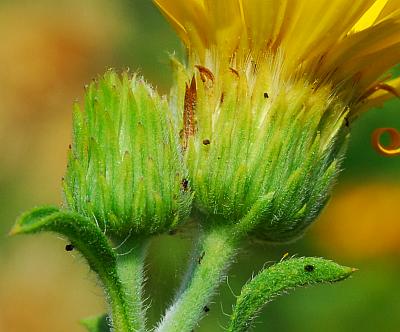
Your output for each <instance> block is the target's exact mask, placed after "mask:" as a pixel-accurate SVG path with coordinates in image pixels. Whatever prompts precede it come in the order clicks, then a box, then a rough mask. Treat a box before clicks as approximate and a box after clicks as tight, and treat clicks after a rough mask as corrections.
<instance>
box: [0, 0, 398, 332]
mask: <svg viewBox="0 0 400 332" xmlns="http://www.w3.org/2000/svg"><path fill="white" fill-rule="evenodd" d="M174 50H175V51H177V52H178V53H180V54H182V48H181V46H180V44H179V42H178V40H177V38H176V37H175V35H174V33H173V31H172V30H171V28H170V27H169V26H168V25H167V24H166V23H165V22H164V20H163V18H162V17H161V15H160V14H159V13H158V12H157V10H156V9H155V8H154V7H153V6H152V4H151V1H150V0H118V1H106V0H86V1H78V0H68V1H67V0H59V1H50V0H47V1H46V0H37V1H35V2H33V1H23V0H12V1H11V0H8V1H7V0H3V1H1V4H0V156H1V159H0V332H64V331H65V332H67V331H68V332H71V331H84V330H83V329H82V328H81V327H80V326H79V325H78V321H79V319H80V318H83V317H85V316H88V315H93V314H98V313H101V312H103V311H104V310H105V304H104V302H103V297H102V291H101V289H100V288H99V287H98V284H97V281H96V280H95V277H94V276H93V275H92V274H91V273H90V271H89V270H88V268H87V267H86V266H85V264H84V263H83V259H81V258H80V257H79V254H77V253H76V252H72V254H71V253H67V252H65V250H64V247H65V244H66V242H65V240H63V239H61V238H58V237H57V236H54V235H39V236H35V237H16V238H9V237H7V232H8V230H9V229H10V227H11V225H12V224H13V222H14V220H15V218H16V216H17V215H18V214H19V213H21V212H23V211H24V210H26V209H29V208H31V207H32V206H34V205H41V204H60V202H61V189H60V179H61V177H62V176H63V173H64V167H65V163H66V150H67V147H68V144H69V143H70V131H71V105H72V102H73V101H74V100H76V99H78V100H79V99H81V98H82V95H83V86H84V84H85V83H87V82H89V81H90V80H91V79H92V78H94V77H96V75H97V74H101V73H103V72H104V71H105V70H106V69H107V68H108V67H114V68H117V69H123V68H126V67H130V68H131V69H132V70H135V71H137V70H138V71H139V72H140V73H142V74H143V75H144V76H145V77H146V78H147V80H149V81H150V82H151V83H153V84H154V85H155V86H157V88H158V90H159V91H160V92H166V91H168V87H169V84H170V82H171V76H170V70H169V66H168V57H167V54H168V52H173V51H174ZM371 65H373V64H371ZM399 72H400V70H397V73H399ZM384 126H389V127H396V128H398V129H400V102H399V101H396V100H394V101H391V102H389V103H387V105H385V108H384V109H377V110H373V111H371V112H369V113H368V114H366V115H365V116H363V117H362V118H361V119H360V120H359V122H358V123H356V124H355V125H354V128H353V137H352V140H351V144H350V151H349V154H348V157H347V158H346V160H345V162H344V166H345V168H346V170H345V171H344V172H343V174H342V176H341V178H340V180H339V183H338V185H337V187H336V189H335V192H334V195H333V198H332V201H331V203H330V205H329V207H328V208H327V209H326V210H325V212H324V213H323V215H322V216H321V218H320V220H319V221H318V222H317V223H316V225H315V226H314V227H312V229H311V230H310V231H309V232H308V233H307V235H306V236H305V237H304V238H303V239H301V240H300V241H298V242H297V243H295V244H290V245H281V246H274V247H271V246H266V245H262V244H258V243H252V244H250V245H248V246H247V247H246V248H243V252H242V253H241V255H240V256H239V258H238V261H237V262H236V264H235V266H234V267H233V270H232V274H231V276H230V278H229V286H228V284H226V283H225V284H224V285H222V287H221V291H220V297H216V299H215V301H214V303H212V304H211V305H210V309H211V311H210V313H209V314H208V316H207V317H206V318H205V320H204V322H203V324H202V326H201V327H199V328H198V329H196V331H203V332H206V331H222V327H224V326H226V321H227V318H226V316H225V315H224V313H223V312H225V313H230V309H231V305H232V303H233V301H234V295H233V294H232V291H233V293H238V292H239V291H240V287H241V285H242V284H243V283H244V282H245V281H246V280H247V279H248V278H249V277H250V275H251V273H252V272H253V271H257V270H258V269H260V268H261V267H262V266H263V264H264V263H265V262H273V261H276V260H279V259H280V258H281V257H282V256H283V255H284V254H285V253H286V252H289V253H290V254H298V255H301V256H302V255H312V256H324V257H327V258H332V259H334V260H337V261H338V262H340V263H342V264H344V265H350V266H356V267H358V268H360V272H359V273H357V274H356V275H355V276H354V277H353V278H352V279H351V280H348V281H346V282H343V283H340V284H336V285H334V286H322V287H317V288H313V289H307V290H300V291H296V292H295V293H294V294H293V295H291V296H286V297H282V298H279V299H278V300H277V301H276V302H274V303H271V304H270V305H268V306H267V308H266V310H264V312H263V313H262V316H261V317H260V318H259V319H258V321H259V322H260V323H259V324H257V326H256V328H255V331H266V330H267V331H281V332H285V331H289V332H291V331H311V332H313V331H328V332H329V331H332V332H333V331H340V332H342V331H353V332H354V331H371V332H372V331H385V332H390V331H398V330H399V326H400V314H399V313H400V285H399V280H400V220H399V219H400V218H399V204H400V157H397V158H384V157H381V156H379V155H377V154H376V153H375V152H374V151H373V150H372V148H371V147H370V135H371V132H372V131H373V130H374V129H375V128H376V127H384ZM190 243H191V241H190V239H189V238H186V237H185V238H181V237H179V236H174V237H171V236H161V237H158V238H156V239H154V241H153V243H152V246H151V252H150V256H149V259H148V262H147V270H148V275H149V282H148V286H147V296H148V297H149V299H148V303H149V304H150V303H151V304H152V307H151V309H150V310H149V324H154V323H155V322H156V321H157V319H158V317H159V315H160V314H161V313H162V311H163V310H164V309H165V306H166V305H167V304H168V303H169V301H170V297H171V295H172V294H173V293H174V291H175V289H176V288H177V285H178V283H179V278H180V277H181V275H182V273H183V271H184V268H185V266H184V264H182V262H184V261H185V259H186V258H187V256H188V252H189V250H190ZM231 289H232V291H231Z"/></svg>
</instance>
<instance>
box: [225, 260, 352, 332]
mask: <svg viewBox="0 0 400 332" xmlns="http://www.w3.org/2000/svg"><path fill="white" fill-rule="evenodd" d="M354 271H356V269H353V268H349V267H344V266H340V265H338V264H336V263H334V262H331V261H329V260H325V259H322V258H313V257H306V258H291V259H288V260H285V261H282V262H280V263H277V264H275V265H273V266H271V267H269V268H266V269H264V270H262V271H261V272H260V273H259V274H258V275H257V276H255V277H254V278H253V279H252V280H250V281H249V282H247V283H246V284H245V285H244V287H243V288H242V291H241V294H240V295H239V297H238V299H237V302H236V305H235V307H234V309H233V313H232V316H231V321H230V326H229V328H228V331H229V332H243V331H247V330H249V329H250V327H251V324H252V322H253V320H254V319H255V318H256V317H257V314H258V313H259V312H260V310H261V309H262V308H263V306H264V305H265V304H267V303H268V302H270V301H272V300H273V299H274V298H275V297H277V296H279V295H280V294H282V293H285V292H287V291H288V290H291V289H294V288H297V287H302V286H310V285H314V284H319V283H332V282H335V281H340V280H344V279H346V278H347V277H349V276H350V275H351V274H352V273H353V272H354Z"/></svg>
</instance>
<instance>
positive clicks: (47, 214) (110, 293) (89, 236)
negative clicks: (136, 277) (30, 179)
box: [10, 207, 139, 332]
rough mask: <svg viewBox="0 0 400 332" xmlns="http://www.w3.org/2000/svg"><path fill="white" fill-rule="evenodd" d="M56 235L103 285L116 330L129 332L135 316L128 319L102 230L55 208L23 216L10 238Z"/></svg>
mask: <svg viewBox="0 0 400 332" xmlns="http://www.w3.org/2000/svg"><path fill="white" fill-rule="evenodd" d="M45 231H48V232H55V233H59V234H61V235H64V236H65V237H67V238H68V239H69V241H71V243H72V245H73V246H74V248H76V249H77V250H78V251H80V252H81V254H82V255H83V257H84V258H85V259H86V260H87V262H88V264H89V266H90V267H91V269H92V270H93V271H94V272H96V274H97V275H98V277H99V278H100V280H101V281H102V283H103V286H104V288H105V291H106V293H107V298H108V301H109V303H110V307H111V309H112V316H113V317H112V318H113V319H112V322H113V326H114V328H115V330H117V331H119V332H130V331H132V330H136V329H135V328H134V327H133V326H134V325H135V324H136V320H138V319H139V318H138V317H131V312H130V302H129V299H128V298H127V297H128V295H127V293H126V288H127V287H126V286H125V285H124V284H123V282H122V281H121V280H120V276H119V275H118V268H117V254H116V253H115V251H114V250H113V249H112V247H111V246H110V244H109V241H108V239H107V237H106V236H105V235H104V234H103V232H102V231H101V229H100V228H99V227H98V226H97V225H96V224H95V223H93V222H92V221H90V220H89V219H88V218H86V217H83V216H81V215H79V214H76V213H72V212H68V211H62V210H60V209H58V208H56V207H39V208H35V209H33V210H31V211H29V212H26V213H24V214H22V216H21V217H20V218H19V219H18V220H17V222H16V224H15V226H14V227H13V229H12V230H11V232H10V234H11V235H16V234H34V233H39V232H45Z"/></svg>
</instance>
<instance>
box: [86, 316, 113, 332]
mask: <svg viewBox="0 0 400 332" xmlns="http://www.w3.org/2000/svg"><path fill="white" fill-rule="evenodd" d="M107 319H108V318H107V315H100V316H94V317H88V318H85V319H82V320H81V324H82V325H83V326H84V327H86V329H87V330H88V332H110V331H111V329H110V326H109V324H108V321H107Z"/></svg>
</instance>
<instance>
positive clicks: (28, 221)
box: [10, 206, 116, 276]
mask: <svg viewBox="0 0 400 332" xmlns="http://www.w3.org/2000/svg"><path fill="white" fill-rule="evenodd" d="M45 231H47V232H55V233H59V234H61V235H64V236H65V237H67V238H68V239H69V241H71V243H72V244H73V246H74V247H75V248H76V249H77V250H79V251H80V252H81V253H82V255H83V256H84V257H85V258H86V260H87V261H88V263H89V265H90V267H91V268H92V270H93V271H95V272H96V273H97V274H98V275H99V276H102V275H103V274H104V273H105V271H104V268H105V267H107V266H109V267H111V266H115V262H116V255H115V253H114V251H113V249H112V248H111V246H110V244H109V243H108V239H107V238H106V236H105V235H104V234H103V233H102V231H101V230H100V228H98V227H97V225H95V224H94V223H93V222H92V221H90V220H89V219H87V218H85V217H82V216H81V215H79V214H76V213H72V212H68V211H62V210H60V209H59V208H57V207H51V206H45V207H39V208H35V209H33V210H31V211H28V212H26V213H24V214H22V215H21V216H20V217H19V218H18V220H17V222H16V224H15V226H14V227H13V229H12V230H11V232H10V234H11V235H17V234H34V233H39V232H45Z"/></svg>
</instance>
